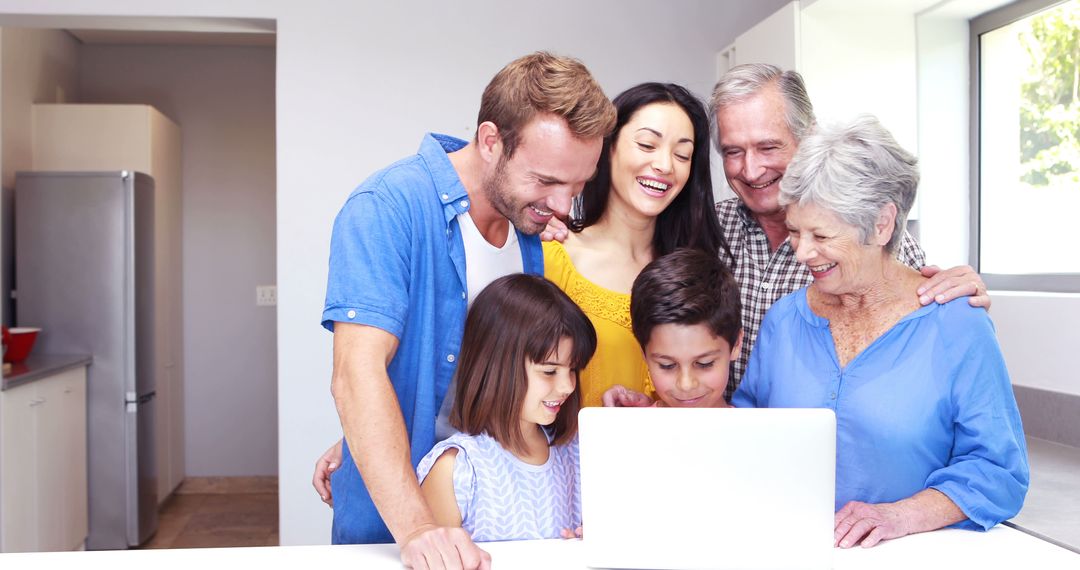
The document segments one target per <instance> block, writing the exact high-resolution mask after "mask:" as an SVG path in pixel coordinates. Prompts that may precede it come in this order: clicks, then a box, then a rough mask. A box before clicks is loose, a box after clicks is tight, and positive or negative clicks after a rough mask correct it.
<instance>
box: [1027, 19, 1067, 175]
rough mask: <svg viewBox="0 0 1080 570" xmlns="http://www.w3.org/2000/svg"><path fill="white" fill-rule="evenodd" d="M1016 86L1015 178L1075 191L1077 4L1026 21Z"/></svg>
mask: <svg viewBox="0 0 1080 570" xmlns="http://www.w3.org/2000/svg"><path fill="white" fill-rule="evenodd" d="M1020 42H1021V44H1022V45H1023V46H1024V48H1025V49H1026V51H1027V53H1028V55H1029V56H1030V66H1029V68H1028V75H1027V77H1026V79H1025V81H1024V82H1023V83H1022V84H1021V86H1020V89H1021V101H1020V162H1021V168H1022V169H1023V174H1022V175H1021V177H1020V179H1021V180H1022V181H1023V182H1025V183H1027V184H1030V185H1032V186H1053V187H1070V188H1073V189H1075V190H1077V191H1080V96H1078V92H1080V0H1071V1H1070V2H1067V3H1065V4H1063V5H1061V6H1058V7H1056V8H1053V9H1051V10H1047V11H1046V12H1043V13H1041V14H1038V15H1035V16H1033V17H1032V18H1031V28H1030V30H1029V31H1026V32H1022V33H1021V34H1020Z"/></svg>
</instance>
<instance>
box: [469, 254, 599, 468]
mask: <svg viewBox="0 0 1080 570" xmlns="http://www.w3.org/2000/svg"><path fill="white" fill-rule="evenodd" d="M564 337H565V338H569V339H570V341H571V343H572V344H573V348H572V349H571V351H572V352H571V354H570V359H569V360H570V366H571V368H572V369H573V370H574V371H575V375H576V373H577V372H579V371H580V370H581V369H582V368H584V367H585V365H586V364H588V362H589V359H591V358H592V355H593V352H594V351H595V350H596V331H595V330H593V326H592V323H590V322H589V318H588V317H586V316H585V313H583V312H582V311H581V309H580V308H579V307H578V306H577V304H575V303H574V302H573V301H571V300H570V298H569V297H567V296H566V294H565V293H563V292H562V291H561V290H560V289H559V288H558V286H556V285H555V284H554V283H552V282H550V281H548V280H547V279H544V278H543V277H539V276H536V275H525V274H521V273H518V274H514V275H507V276H505V277H500V278H499V279H496V280H495V281H493V282H492V283H491V284H490V285H488V286H487V287H486V288H485V289H484V290H483V291H481V292H480V294H479V295H477V297H476V300H475V301H473V304H472V308H470V309H469V314H468V317H467V318H466V319H465V334H464V336H463V338H462V341H461V354H460V358H459V359H458V367H457V372H456V373H455V381H456V384H457V392H456V394H455V400H454V408H453V410H452V411H451V412H450V424H451V425H452V426H454V427H455V428H457V429H458V430H461V431H462V432H464V433H468V434H474V435H475V434H479V433H481V432H487V433H488V435H490V436H491V437H493V438H494V439H495V441H498V442H499V444H500V445H502V446H503V447H505V448H506V449H509V450H511V451H524V450H525V438H524V436H522V433H521V427H520V426H521V406H522V402H523V401H524V399H525V392H526V391H527V389H528V378H527V377H526V371H525V370H526V365H527V364H528V362H529V361H532V362H543V361H544V360H546V359H547V358H548V357H549V356H550V355H551V354H552V353H553V352H554V351H555V350H556V349H557V348H558V346H559V341H560V340H561V339H562V338H564ZM580 408H581V391H580V390H578V389H577V388H575V389H574V391H573V393H572V394H570V396H569V397H568V398H567V399H566V401H565V402H563V405H562V409H561V410H560V412H559V414H558V415H557V416H556V417H555V422H554V423H553V424H551V426H550V428H549V429H550V432H551V436H552V438H553V444H561V443H566V442H568V441H570V440H571V439H572V438H573V437H574V434H576V433H577V415H578V410H579V409H580Z"/></svg>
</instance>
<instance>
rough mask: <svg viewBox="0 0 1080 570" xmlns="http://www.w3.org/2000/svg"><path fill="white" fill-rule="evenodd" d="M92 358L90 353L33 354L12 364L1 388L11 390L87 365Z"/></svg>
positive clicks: (0, 385)
mask: <svg viewBox="0 0 1080 570" xmlns="http://www.w3.org/2000/svg"><path fill="white" fill-rule="evenodd" d="M92 360H93V358H92V357H91V356H90V355H89V354H31V355H30V357H29V358H27V359H26V360H24V361H22V362H19V363H16V364H12V366H11V373H10V374H5V375H4V380H3V383H2V384H0V390H10V389H11V388H15V387H17V386H22V385H23V384H28V383H30V382H33V381H34V380H40V379H41V378H46V377H48V376H52V375H53V374H56V373H58V372H63V371H64V370H67V369H69V368H74V367H76V366H87V365H89V364H90V362H91V361H92Z"/></svg>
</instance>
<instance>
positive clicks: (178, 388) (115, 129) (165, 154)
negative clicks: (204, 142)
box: [33, 104, 184, 503]
mask: <svg viewBox="0 0 1080 570" xmlns="http://www.w3.org/2000/svg"><path fill="white" fill-rule="evenodd" d="M33 132H34V137H33V170H37V171H88V170H98V171H101V170H135V171H139V172H144V173H146V174H149V175H150V176H152V177H153V178H154V187H155V191H154V279H153V281H154V315H155V323H154V347H153V355H152V356H151V359H152V360H153V365H152V368H153V370H154V385H155V387H156V391H157V396H156V400H157V407H156V412H155V413H156V419H155V422H156V423H155V426H154V431H155V436H154V439H155V445H154V448H155V450H156V454H157V458H156V463H157V465H156V467H157V469H156V472H157V474H158V479H157V498H158V502H159V503H162V502H164V501H165V500H166V499H167V498H168V497H169V495H170V494H171V493H172V492H173V491H174V490H175V489H176V487H177V486H179V485H180V483H181V482H182V481H183V479H184V384H183V379H184V371H183V361H184V319H183V300H182V295H181V294H182V275H183V273H182V271H183V270H182V267H183V259H182V247H181V239H182V231H181V222H182V218H181V214H182V203H181V174H180V173H181V164H180V152H181V138H180V128H179V127H178V126H177V125H176V123H174V122H172V121H171V120H170V119H169V118H168V117H166V116H165V115H163V114H162V113H161V112H159V111H157V110H156V109H154V108H153V107H150V106H148V105H103V104H36V105H34V109H33Z"/></svg>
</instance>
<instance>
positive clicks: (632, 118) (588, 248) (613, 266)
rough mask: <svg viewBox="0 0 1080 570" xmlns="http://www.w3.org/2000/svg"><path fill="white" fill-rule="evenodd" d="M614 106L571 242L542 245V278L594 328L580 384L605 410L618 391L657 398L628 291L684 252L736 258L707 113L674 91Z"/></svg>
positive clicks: (630, 97)
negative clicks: (728, 240) (609, 394)
mask: <svg viewBox="0 0 1080 570" xmlns="http://www.w3.org/2000/svg"><path fill="white" fill-rule="evenodd" d="M614 103H615V108H616V110H617V112H618V119H617V121H616V124H615V131H614V132H613V133H612V134H611V135H609V136H608V137H607V138H606V139H605V140H604V149H603V151H602V152H601V154H600V162H599V164H597V171H596V176H595V177H594V178H593V179H592V180H591V181H590V182H589V183H588V184H586V185H585V190H584V191H583V192H582V194H581V197H580V198H578V200H577V201H576V202H575V204H574V211H573V215H572V220H571V222H570V230H571V231H570V233H569V235H568V236H567V238H566V240H565V241H564V242H563V243H559V242H557V241H550V242H545V243H544V276H545V277H547V278H548V279H550V280H551V281H553V282H555V284H557V285H558V286H559V287H560V288H562V289H563V291H565V292H566V294H567V295H569V296H570V298H571V299H573V300H574V302H576V303H577V304H578V306H580V307H581V308H582V310H583V311H585V314H586V315H588V316H589V319H590V320H591V321H592V323H593V326H594V327H595V328H596V336H597V346H596V354H595V356H593V359H592V360H591V361H590V362H589V366H588V367H587V368H586V369H585V370H583V371H582V372H581V376H580V383H581V390H582V405H585V406H599V405H600V403H601V402H600V397H601V396H602V395H603V393H604V391H606V390H607V389H608V388H610V387H612V386H613V385H615V384H622V385H623V386H626V387H627V388H630V389H632V390H637V391H639V392H644V393H651V392H652V386H651V385H650V383H649V380H648V371H647V369H646V368H645V359H644V358H643V356H642V354H641V347H640V346H639V345H638V343H637V341H636V340H635V339H634V334H633V332H631V330H630V287H631V285H633V283H634V278H636V277H637V275H638V273H640V272H641V269H642V268H643V267H645V265H647V264H648V263H649V262H650V261H652V260H653V259H655V258H657V257H659V256H661V255H664V254H667V253H670V252H672V251H673V250H675V249H676V248H679V247H693V248H698V249H702V250H705V251H707V252H709V253H710V254H712V255H719V254H720V251H721V250H723V251H724V253H725V254H727V255H728V256H729V255H730V254H729V252H728V251H727V245H726V244H725V243H724V238H723V234H722V233H721V230H720V223H719V222H718V221H717V217H716V212H715V210H714V209H713V195H712V175H711V173H710V170H709V120H708V114H707V112H706V110H705V106H704V105H703V104H702V103H701V101H699V100H698V99H697V98H696V97H694V95H692V94H691V93H690V92H689V91H687V90H686V89H685V88H683V87H680V86H678V85H674V84H670V83H668V84H663V83H643V84H641V85H637V86H635V87H631V88H630V89H628V90H626V91H624V92H623V93H621V94H620V95H619V96H618V97H616V98H615V100H614ZM726 259H730V257H727V258H726Z"/></svg>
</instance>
